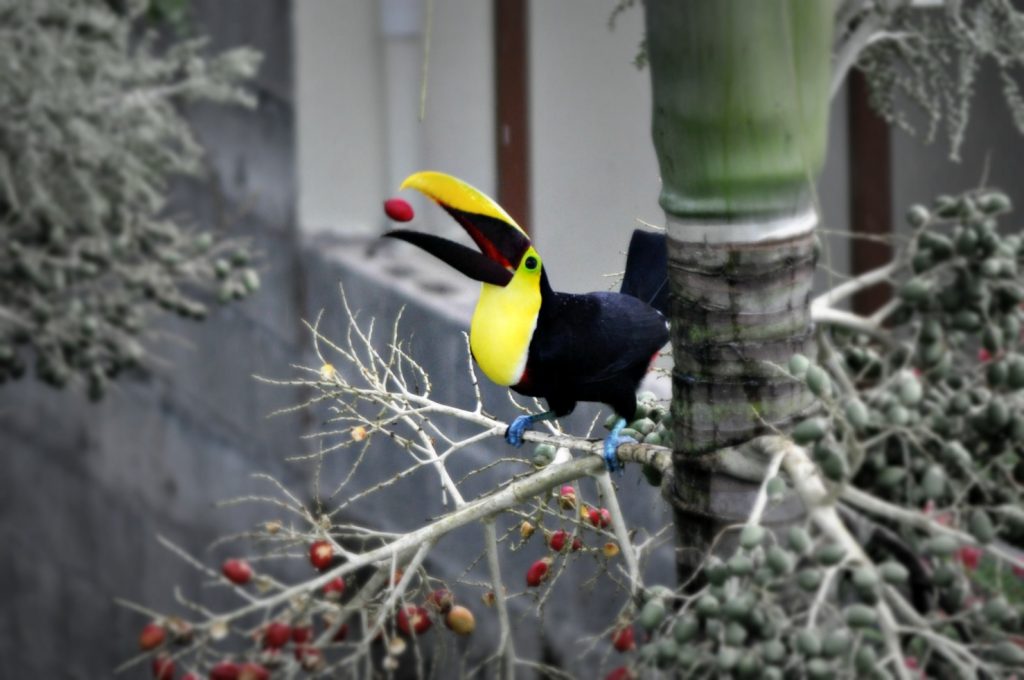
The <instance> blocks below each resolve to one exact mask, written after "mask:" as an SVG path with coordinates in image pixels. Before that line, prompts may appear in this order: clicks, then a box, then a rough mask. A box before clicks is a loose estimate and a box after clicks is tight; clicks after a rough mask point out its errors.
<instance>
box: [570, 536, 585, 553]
mask: <svg viewBox="0 0 1024 680" xmlns="http://www.w3.org/2000/svg"><path fill="white" fill-rule="evenodd" d="M582 549H583V541H581V540H580V538H579V536H577V537H576V538H574V539H572V551H573V552H579V551H580V550H582Z"/></svg>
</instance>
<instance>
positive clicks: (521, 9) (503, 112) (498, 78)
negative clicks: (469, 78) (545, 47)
mask: <svg viewBox="0 0 1024 680" xmlns="http://www.w3.org/2000/svg"><path fill="white" fill-rule="evenodd" d="M528 30H529V29H528V14H527V0H494V65H495V86H496V89H497V92H496V97H495V105H496V109H497V111H496V124H497V129H496V130H495V132H496V141H497V145H498V203H500V204H501V206H502V207H503V208H505V210H507V211H508V213H509V214H510V215H512V217H513V218H515V219H516V221H518V222H519V224H520V226H522V227H523V229H525V230H526V231H530V209H531V205H530V126H529V123H530V106H529V104H530V102H529V66H530V64H529V59H528V48H529V40H528Z"/></svg>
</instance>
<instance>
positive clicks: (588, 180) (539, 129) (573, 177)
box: [529, 0, 664, 292]
mask: <svg viewBox="0 0 1024 680" xmlns="http://www.w3.org/2000/svg"><path fill="white" fill-rule="evenodd" d="M612 6H613V3H609V2H592V1H587V0H575V1H573V2H547V1H545V0H540V1H534V2H531V3H530V23H529V30H530V41H531V42H530V133H531V137H532V140H531V145H530V153H531V161H532V165H533V168H532V169H533V173H532V183H533V185H532V188H533V215H532V224H533V231H534V235H535V240H536V242H537V248H538V250H539V251H540V253H541V256H542V257H543V258H544V261H545V263H546V265H547V267H548V275H549V276H550V277H551V282H552V285H553V286H555V288H556V289H560V290H566V291H571V292H583V291H588V290H603V289H607V288H609V287H610V286H611V285H612V280H611V279H609V278H605V277H604V276H603V275H604V274H609V273H613V272H616V271H620V270H621V269H622V267H623V264H624V261H625V256H624V253H625V250H626V247H627V245H628V242H629V234H630V233H631V232H632V230H633V228H635V227H636V226H638V225H637V223H636V220H637V219H638V218H639V219H643V220H645V221H648V222H652V223H654V224H659V225H660V224H662V223H663V222H664V217H663V213H662V211H661V208H660V207H659V206H658V192H659V190H660V188H661V184H660V180H659V177H658V164H657V159H656V158H655V156H654V148H653V147H652V145H651V138H650V124H651V123H650V121H651V103H650V99H651V97H650V82H649V81H650V76H649V75H648V73H647V71H645V70H644V71H641V70H638V69H637V68H636V67H635V66H633V64H632V61H633V57H634V56H635V55H636V53H637V51H638V49H639V45H640V41H641V39H642V37H643V11H642V9H640V8H635V9H632V10H630V11H627V12H625V13H624V14H622V15H621V17H620V19H619V21H618V23H617V24H616V26H615V30H614V31H609V29H608V17H609V15H610V13H611V8H612Z"/></svg>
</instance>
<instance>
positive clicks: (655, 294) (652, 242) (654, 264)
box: [620, 229, 668, 316]
mask: <svg viewBox="0 0 1024 680" xmlns="http://www.w3.org/2000/svg"><path fill="white" fill-rule="evenodd" d="M620 290H621V292H623V293H625V294H626V295H632V296H633V297H635V298H640V299H641V300H643V301H644V302H646V303H647V304H649V305H650V306H651V307H654V308H655V309H657V310H658V311H659V312H661V313H662V314H665V315H666V316H667V315H668V253H667V252H666V250H665V234H664V233H659V232H654V231H643V230H641V229H636V230H634V231H633V238H631V239H630V240H629V252H628V253H627V254H626V274H625V276H623V277H622V288H621V289H620Z"/></svg>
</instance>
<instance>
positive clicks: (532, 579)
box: [526, 557, 551, 588]
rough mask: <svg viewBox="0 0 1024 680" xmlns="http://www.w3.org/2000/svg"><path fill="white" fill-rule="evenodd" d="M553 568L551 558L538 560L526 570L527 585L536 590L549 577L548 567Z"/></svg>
mask: <svg viewBox="0 0 1024 680" xmlns="http://www.w3.org/2000/svg"><path fill="white" fill-rule="evenodd" d="M550 566H551V558H550V557H545V558H544V559H541V560H537V561H536V562H534V563H533V564H531V565H530V568H529V569H527V570H526V585H527V586H529V587H530V588H536V587H537V586H539V585H540V584H541V583H543V582H544V581H545V580H547V577H548V567H550Z"/></svg>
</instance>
